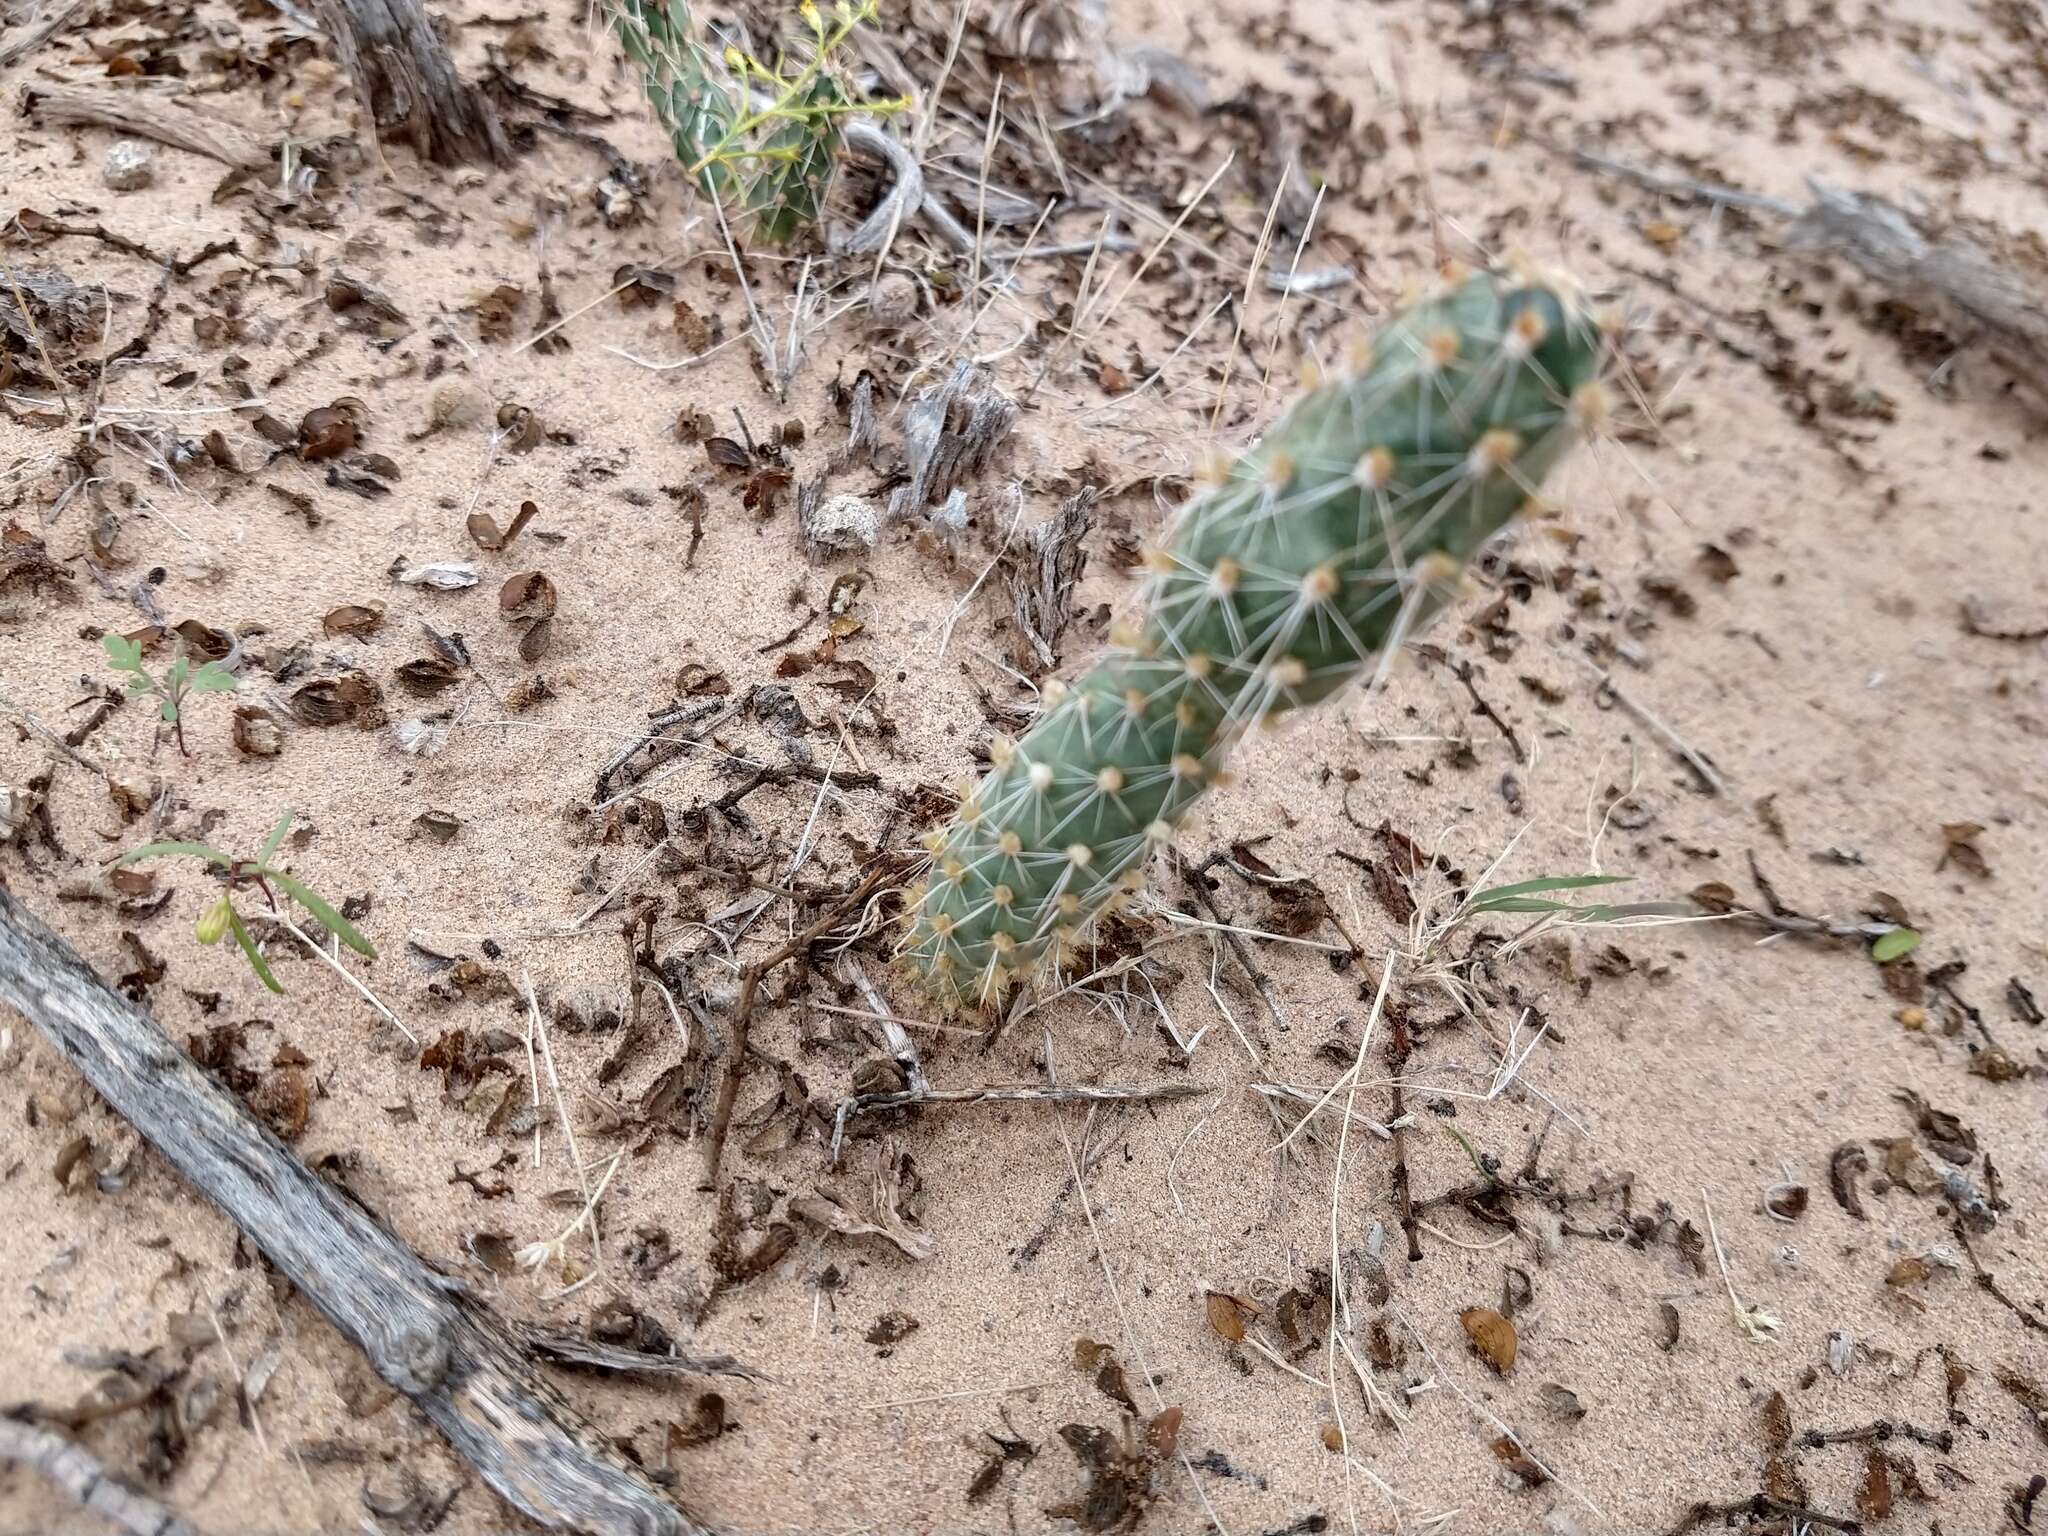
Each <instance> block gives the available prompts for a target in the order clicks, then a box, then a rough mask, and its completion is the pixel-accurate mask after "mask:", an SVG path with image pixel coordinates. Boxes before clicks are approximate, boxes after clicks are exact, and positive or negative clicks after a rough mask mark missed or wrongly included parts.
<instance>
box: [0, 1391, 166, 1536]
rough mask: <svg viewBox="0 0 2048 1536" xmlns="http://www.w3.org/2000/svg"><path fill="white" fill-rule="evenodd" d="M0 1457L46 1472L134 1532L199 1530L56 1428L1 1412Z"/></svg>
mask: <svg viewBox="0 0 2048 1536" xmlns="http://www.w3.org/2000/svg"><path fill="white" fill-rule="evenodd" d="M0 1461H11V1462H15V1463H18V1464H19V1465H21V1466H24V1467H29V1468H31V1469H33V1470H34V1471H37V1472H40V1473H42V1475H43V1476H44V1477H47V1478H48V1479H49V1480H50V1481H51V1482H53V1483H55V1484H56V1485H57V1486H58V1487H59V1488H62V1489H63V1490H64V1491H65V1492H66V1493H68V1494H70V1495H71V1497H72V1498H74V1499H76V1500H77V1501H78V1502H79V1503H80V1504H81V1505H83V1506H84V1507H85V1508H87V1509H89V1510H91V1511H92V1512H93V1513H94V1514H96V1515H98V1516H99V1517H100V1518H101V1519H103V1520H106V1521H108V1522H109V1523H110V1524H112V1525H115V1526H117V1527H119V1528H120V1529H121V1530H124V1531H126V1532H128V1536H199V1532H198V1531H197V1530H196V1529H194V1528H193V1527H192V1526H189V1525H187V1524H186V1523H185V1522H184V1521H183V1520H180V1519H179V1518H178V1517H177V1516H176V1515H175V1514H173V1513H172V1512H171V1511H170V1510H168V1509H166V1508H165V1507H164V1506H163V1505H161V1504H159V1503H157V1501H156V1500H155V1499H152V1498H151V1497H150V1496H149V1495H148V1494H146V1493H137V1492H136V1491H135V1490H134V1489H133V1488H130V1487H129V1486H128V1485H127V1484H125V1483H123V1482H122V1481H121V1480H120V1479H119V1478H117V1477H115V1476H114V1475H113V1474H112V1473H110V1472H109V1471H107V1469H106V1468H105V1467H103V1466H101V1465H100V1463H99V1458H98V1457H96V1456H94V1455H93V1453H92V1452H91V1451H88V1450H87V1449H86V1448H85V1447H84V1446H82V1445H77V1444H74V1443H73V1442H72V1441H70V1440H67V1439H65V1438H64V1436H62V1435H60V1434H58V1433H57V1432H56V1431H55V1430H54V1429H44V1428H43V1427H42V1426H40V1425H37V1424H24V1423H22V1422H21V1421H20V1420H19V1419H9V1418H0Z"/></svg>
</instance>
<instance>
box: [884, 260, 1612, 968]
mask: <svg viewBox="0 0 2048 1536" xmlns="http://www.w3.org/2000/svg"><path fill="white" fill-rule="evenodd" d="M1604 357H1605V343H1604V339H1603V337H1602V335H1601V332H1600V330H1599V329H1598V327H1596V326H1595V324H1594V323H1593V321H1592V320H1591V318H1590V317H1589V316H1588V315H1587V314H1586V312H1585V311H1584V310H1583V309H1582V308H1581V307H1580V306H1579V304H1578V302H1577V300H1576V299H1575V298H1574V297H1573V296H1572V293H1571V291H1570V290H1569V288H1568V287H1567V286H1566V285H1564V284H1563V283H1560V282H1551V281H1544V280H1538V279H1533V278H1529V277H1525V276H1520V275H1511V274H1508V273H1502V272H1492V273H1482V274H1479V275H1476V276H1472V277H1468V278H1465V279H1464V280H1462V281H1460V282H1457V283H1455V284H1452V285H1449V286H1447V287H1443V288H1440V289H1439V290H1438V291H1437V292H1435V293H1433V294H1431V295H1430V296H1428V297H1425V298H1423V299H1420V300H1418V301H1417V302H1415V303H1413V304H1411V305H1409V306H1407V307H1406V308H1404V309H1402V310H1400V311H1399V312H1397V313H1396V314H1395V315H1393V316H1392V317H1391V318H1390V319H1389V320H1388V321H1387V322H1386V324H1385V325H1384V326H1383V328H1382V329H1381V331H1380V333H1379V334H1378V335H1377V336H1376V337H1375V338H1374V339H1373V341H1372V343H1371V346H1370V348H1369V350H1362V351H1361V354H1360V355H1359V356H1357V357H1355V358H1353V359H1352V360H1351V366H1350V367H1349V369H1348V370H1347V371H1346V372H1345V374H1344V375H1343V376H1342V377H1339V378H1334V379H1331V380H1329V381H1328V382H1325V383H1323V384H1321V385H1320V386H1318V387H1316V388H1314V389H1312V390H1311V391H1310V392H1309V393H1308V394H1307V395H1305V396H1304V397H1303V398H1301V399H1300V400H1298V401H1297V402H1296V403H1295V404H1294V405H1293V407H1292V408H1291V409H1290V410H1289V411H1288V412H1287V413H1286V415H1285V416H1283V417H1282V418H1281V419H1280V420H1279V421H1278V422H1277V423H1276V424H1275V425H1274V426H1273V428H1272V429H1271V430H1270V431H1269V432H1268V433H1267V434H1266V436H1265V437H1264V438H1263V439H1262V440H1261V441H1260V442H1259V444H1258V445H1257V446H1256V447H1255V448H1253V449H1252V450H1251V451H1250V452H1248V453H1246V454H1245V455H1244V456H1243V457H1242V458H1241V459H1239V460H1238V461H1237V462H1236V464H1234V465H1233V466H1232V467H1231V468H1230V470H1229V471H1228V473H1227V475H1226V476H1225V477H1224V478H1223V479H1222V480H1221V481H1220V483H1218V484H1216V485H1214V486H1213V487H1211V488H1209V489H1208V490H1206V491H1205V492H1203V493H1202V494H1201V495H1200V496H1198V497H1197V498H1196V499H1195V500H1194V501H1193V502H1192V503H1190V505H1189V506H1188V508H1187V509H1186V510H1185V512H1184V513H1183V515H1182V517H1181V519H1180V521H1179V524H1178V526H1177V528H1176V529H1175V531H1174V533H1173V535H1172V537H1171V540H1170V542H1169V543H1168V544H1167V546H1166V547H1165V548H1164V549H1162V550H1159V551H1155V552H1154V553H1152V554H1151V555H1149V556H1148V557H1147V564H1148V566H1149V568H1150V569H1149V575H1148V578H1147V581H1146V583H1145V600H1146V617H1145V619H1144V622H1143V625H1142V627H1136V626H1133V627H1129V628H1125V627H1123V626H1119V628H1118V630H1117V631H1115V638H1116V641H1117V643H1116V645H1115V647H1114V648H1113V649H1112V651H1111V652H1110V654H1108V655H1107V656H1106V657H1104V658H1103V659H1102V660H1101V661H1099V662H1097V663H1096V665H1095V666H1094V668H1093V669H1092V670H1091V671H1089V672H1088V673H1087V675H1086V676H1084V677H1082V678H1081V679H1080V681H1079V682H1077V683H1074V684H1072V685H1071V686H1068V685H1063V684H1061V683H1058V682H1053V683H1050V684H1048V685H1047V687H1046V689H1045V692H1044V707H1043V709H1042V711H1041V713H1040V715H1039V717H1038V720H1037V723H1036V724H1034V725H1033V726H1032V728H1031V729H1030V731H1029V732H1027V733H1026V734H1025V735H1024V736H1023V738H1022V739H1021V740H1018V741H1015V742H1012V741H1008V740H1004V739H998V740H997V741H995V742H994V743H993V744H992V747H991V750H990V758H991V762H992V766H991V768H990V770H989V772H988V773H987V774H986V775H985V776H984V777H983V778H982V780H981V782H980V783H979V784H978V785H976V786H975V787H974V789H973V790H972V791H971V792H970V793H969V794H967V795H966V797H965V798H964V799H963V800H962V801H961V804H960V808H959V811H958V812H957V813H956V815H955V816H954V818H953V820H952V822H951V824H950V825H948V826H947V827H946V828H945V830H944V831H943V832H940V833H937V834H934V836H933V837H932V838H931V839H930V840H929V843H928V848H929V851H930V853H931V863H930V867H929V869H928V870H927V871H926V878H925V881H924V883H923V884H922V887H921V888H920V889H916V890H914V891H913V892H912V901H911V905H910V909H909V911H908V913H907V915H906V920H907V924H908V932H907V935H906V937H905V939H904V941H903V946H902V947H903V953H904V955H905V957H906V959H907V960H908V962H909V964H910V967H911V969H912V971H913V972H914V973H915V974H916V975H917V976H918V977H919V979H920V980H921V981H923V983H924V984H925V985H926V986H927V987H929V988H930V990H931V991H932V992H933V993H934V995H935V996H936V997H937V998H938V999H939V1000H940V1001H941V1002H943V1003H944V1004H946V1005H948V1006H950V1007H957V1006H961V1005H975V1004H982V1005H991V1006H992V1005H995V1004H998V1003H1000V1002H1002V1001H1003V1000H1004V999H1005V997H1006V996H1007V995H1008V994H1009V992H1010V991H1011V989H1012V988H1013V987H1014V986H1015V985H1016V984H1017V983H1019V982H1020V981H1023V980H1025V979H1027V978H1029V977H1030V976H1032V975H1033V974H1034V973H1036V972H1041V971H1044V970H1047V969H1049V968H1050V967H1052V966H1054V965H1056V964H1058V963H1059V962H1060V960H1061V959H1062V958H1063V957H1070V956H1071V955H1072V953H1073V950H1074V948H1075V946H1077V945H1078V944H1080V943H1081V942H1082V940H1083V937H1084V935H1085V934H1086V933H1087V932H1088V929H1089V925H1090V924H1091V923H1092V922H1093V921H1094V920H1095V919H1097V918H1098V917H1100V916H1102V915H1103V914H1104V913H1106V912H1108V911H1111V910H1113V909H1114V908H1115V907H1116V906H1117V905H1118V904H1120V903H1121V902H1123V901H1125V900H1127V899H1128V898H1129V896H1130V894H1131V893H1133V892H1134V891H1136V890H1137V889H1138V887H1139V885H1140V884H1141V883H1142V880H1143V877H1144V871H1145V868H1146V866H1147V864H1148V863H1149V862H1150V861H1151V858H1152V856H1153V855H1154V854H1155V853H1157V852H1159V851H1161V850H1162V849H1163V848H1164V847H1165V845H1166V844H1167V843H1169V842H1170V841H1171V840H1172V838H1173V835H1174V828H1175V827H1176V825H1177V824H1178V823H1179V822H1180V820H1181V819H1182V817H1184V816H1185V815H1186V814H1187V811H1188V808H1189V807H1190V806H1191V805H1192V804H1193V803H1194V802H1195V801H1196V800H1197V799H1199V798H1200V797H1201V795H1202V794H1203V793H1204V792H1206V791H1207V790H1208V789H1210V788H1211V787H1212V786H1213V785H1214V784H1215V783H1216V782H1217V780H1218V777H1219V775H1220V774H1221V772H1222V770H1223V767H1224V762H1225V759H1226V758H1227V756H1228V754H1229V752H1230V750H1231V748H1232V746H1233V745H1234V744H1235V742H1236V741H1237V739H1238V738H1239V737H1240V736H1241V735H1242V734H1243V733H1244V731H1245V730H1246V729H1247V728H1249V727H1250V726H1252V725H1254V724H1257V723H1259V722H1260V721H1263V720H1267V719H1269V718H1271V717H1273V716H1275V715H1279V714H1281V713H1284V712H1285V711H1287V710H1291V709H1297V708H1300V707H1301V706H1303V705H1310V704H1317V703H1321V702H1323V701H1324V700H1327V699H1329V698H1331V697H1332V696H1334V695H1336V694H1337V693H1339V692H1340V691H1341V690H1343V689H1344V688H1345V687H1347V686H1348V685H1349V684H1351V683H1352V682H1353V681H1355V680H1356V679H1358V678H1359V677H1361V676H1362V675H1364V674H1366V673H1368V672H1370V671H1371V670H1372V669H1373V667H1374V666H1375V664H1376V662H1377V660H1378V658H1380V657H1381V656H1383V655H1385V654H1388V653H1390V652H1391V651H1392V650H1394V649H1395V648H1397V647H1398V646H1400V645H1401V644H1402V643H1403V642H1404V641H1405V640H1406V639H1407V638H1409V637H1410V636H1411V635H1413V634H1414V633H1415V631H1416V629H1417V627H1418V626H1419V625H1420V624H1422V623H1423V622H1425V621H1426V620H1427V619H1429V618H1430V617H1431V616H1432V615H1433V613H1434V612H1435V611H1436V610H1437V609H1438V608H1439V607H1440V606H1441V605H1442V604H1443V603H1444V602H1445V601H1446V600H1447V599H1448V598H1449V597H1450V596H1451V595H1452V594H1453V592H1454V590H1455V588H1456V585H1457V581H1458V578H1459V575H1460V573H1461V572H1462V570H1463V569H1464V566H1465V564H1466V562H1467V561H1468V560H1470V559H1471V558H1472V556H1473V555H1474V554H1475V553H1476V552H1477V551H1478V550H1479V549H1480V548H1481V547H1482V546H1483V545H1485V544H1486V543H1487V542H1488V541H1489V540H1490V539H1492V538H1493V537H1494V535H1496V534H1497V533H1499V532H1500V531H1501V530H1502V529H1503V528H1505V527H1506V526H1507V525H1508V524H1509V523H1510V522H1512V521H1513V520H1514V518H1515V516H1516V514H1517V513H1518V512H1519V511H1520V510H1521V509H1522V508H1523V507H1524V506H1526V505H1527V504H1528V503H1529V502H1530V501H1531V500H1532V499H1534V498H1535V497H1536V495H1537V487H1538V486H1539V485H1540V484H1541V483H1542V481H1543V480H1544V478H1545V476H1546V475H1548V474H1549V472H1550V470H1551V468H1552V467H1553V466H1554V465H1555V464H1556V463H1557V461H1558V459H1559V458H1560V457H1562V455H1563V454H1564V452H1565V450H1566V449H1567V448H1568V447H1569V446H1570V444H1571V443H1572V441H1573V440H1574V439H1575V438H1576V437H1577V436H1578V435H1579V434H1580V432H1581V431H1582V429H1583V428H1584V427H1585V426H1586V425H1587V424H1588V422H1589V420H1592V419H1594V418H1596V417H1597V413H1598V411H1599V409H1600V399H1601V397H1600V388H1599V383H1598V375H1599V373H1600V371H1601V367H1602V364H1603V361H1604Z"/></svg>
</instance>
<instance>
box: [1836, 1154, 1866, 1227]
mask: <svg viewBox="0 0 2048 1536" xmlns="http://www.w3.org/2000/svg"><path fill="white" fill-rule="evenodd" d="M1869 1168H1870V1158H1869V1157H1868V1156H1867V1155H1866V1154H1865V1153H1864V1151H1863V1148H1862V1146H1861V1145H1860V1144H1859V1143H1857V1142H1853V1141H1845V1142H1843V1143H1842V1144H1841V1145H1840V1146H1839V1147H1837V1148H1835V1150H1834V1152H1833V1153H1832V1154H1830V1155H1829V1157H1828V1190H1829V1192H1830V1193H1831V1194H1833V1195H1834V1197H1835V1204H1837V1205H1839V1206H1840V1207H1841V1208H1842V1209H1843V1210H1845V1211H1847V1212H1848V1213H1849V1214H1850V1215H1851V1216H1854V1217H1855V1218H1856V1219H1857V1220H1858V1221H1868V1220H1869V1219H1870V1218H1869V1217H1868V1216H1867V1215H1865V1214H1864V1210H1863V1196H1862V1194H1861V1193H1860V1192H1859V1191H1858V1190H1857V1188H1856V1176H1857V1175H1858V1174H1860V1173H1865V1172H1868V1171H1869Z"/></svg>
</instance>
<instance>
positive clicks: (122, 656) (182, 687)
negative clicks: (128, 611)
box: [100, 635, 236, 757]
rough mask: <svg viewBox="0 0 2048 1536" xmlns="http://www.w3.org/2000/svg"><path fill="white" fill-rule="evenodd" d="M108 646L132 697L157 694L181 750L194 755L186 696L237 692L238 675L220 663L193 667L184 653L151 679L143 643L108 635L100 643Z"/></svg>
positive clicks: (185, 754)
mask: <svg viewBox="0 0 2048 1536" xmlns="http://www.w3.org/2000/svg"><path fill="white" fill-rule="evenodd" d="M100 644H101V645H103V646H105V647H106V651H107V659H108V660H109V661H111V662H112V663H113V664H114V670H115V671H116V672H126V673H128V674H130V676H129V678H128V697H129V698H131V699H132V698H135V697H136V696H137V695H139V694H145V693H149V694H154V695H156V697H157V699H158V700H159V701H160V703H161V705H162V710H163V717H164V720H165V721H166V722H167V723H168V724H169V725H170V727H171V729H172V730H173V731H175V732H176V733H177V737H178V751H179V752H180V753H181V754H183V755H184V756H186V757H190V756H191V755H192V753H191V750H190V749H189V748H187V747H186V745H185V695H186V694H188V693H233V692H234V691H235V687H236V683H235V675H234V673H232V672H230V671H229V670H228V669H227V668H226V667H224V666H222V665H221V664H220V663H219V662H217V661H209V662H206V663H205V664H203V665H201V666H197V667H195V666H193V665H192V661H191V658H190V657H188V656H186V655H185V654H184V653H183V652H182V651H180V652H179V655H178V659H177V660H176V661H174V662H172V663H171V668H170V670H169V671H168V672H166V673H164V675H163V677H162V678H161V679H158V678H155V677H152V676H150V674H149V669H148V668H147V667H145V666H143V664H142V645H141V642H140V641H136V640H130V639H129V638H128V637H127V636H126V635H108V636H107V637H106V638H105V639H103V640H101V641H100Z"/></svg>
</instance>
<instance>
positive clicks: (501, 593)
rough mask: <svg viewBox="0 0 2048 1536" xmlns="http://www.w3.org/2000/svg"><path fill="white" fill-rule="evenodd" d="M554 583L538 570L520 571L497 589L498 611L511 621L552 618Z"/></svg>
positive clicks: (553, 611) (554, 595) (554, 596)
mask: <svg viewBox="0 0 2048 1536" xmlns="http://www.w3.org/2000/svg"><path fill="white" fill-rule="evenodd" d="M555 603H556V594H555V584H554V583H553V582H552V581H550V580H548V578H547V576H546V575H544V574H543V573H542V572H540V571H521V572H519V573H518V574H517V575H514V576H510V577H507V578H506V581H505V585H504V586H503V587H501V588H499V590H498V612H499V614H500V615H501V616H502V617H504V618H506V619H509V620H511V621H512V622H513V623H515V624H516V623H523V622H525V621H527V620H538V619H547V618H553V617H554V613H555Z"/></svg>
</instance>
